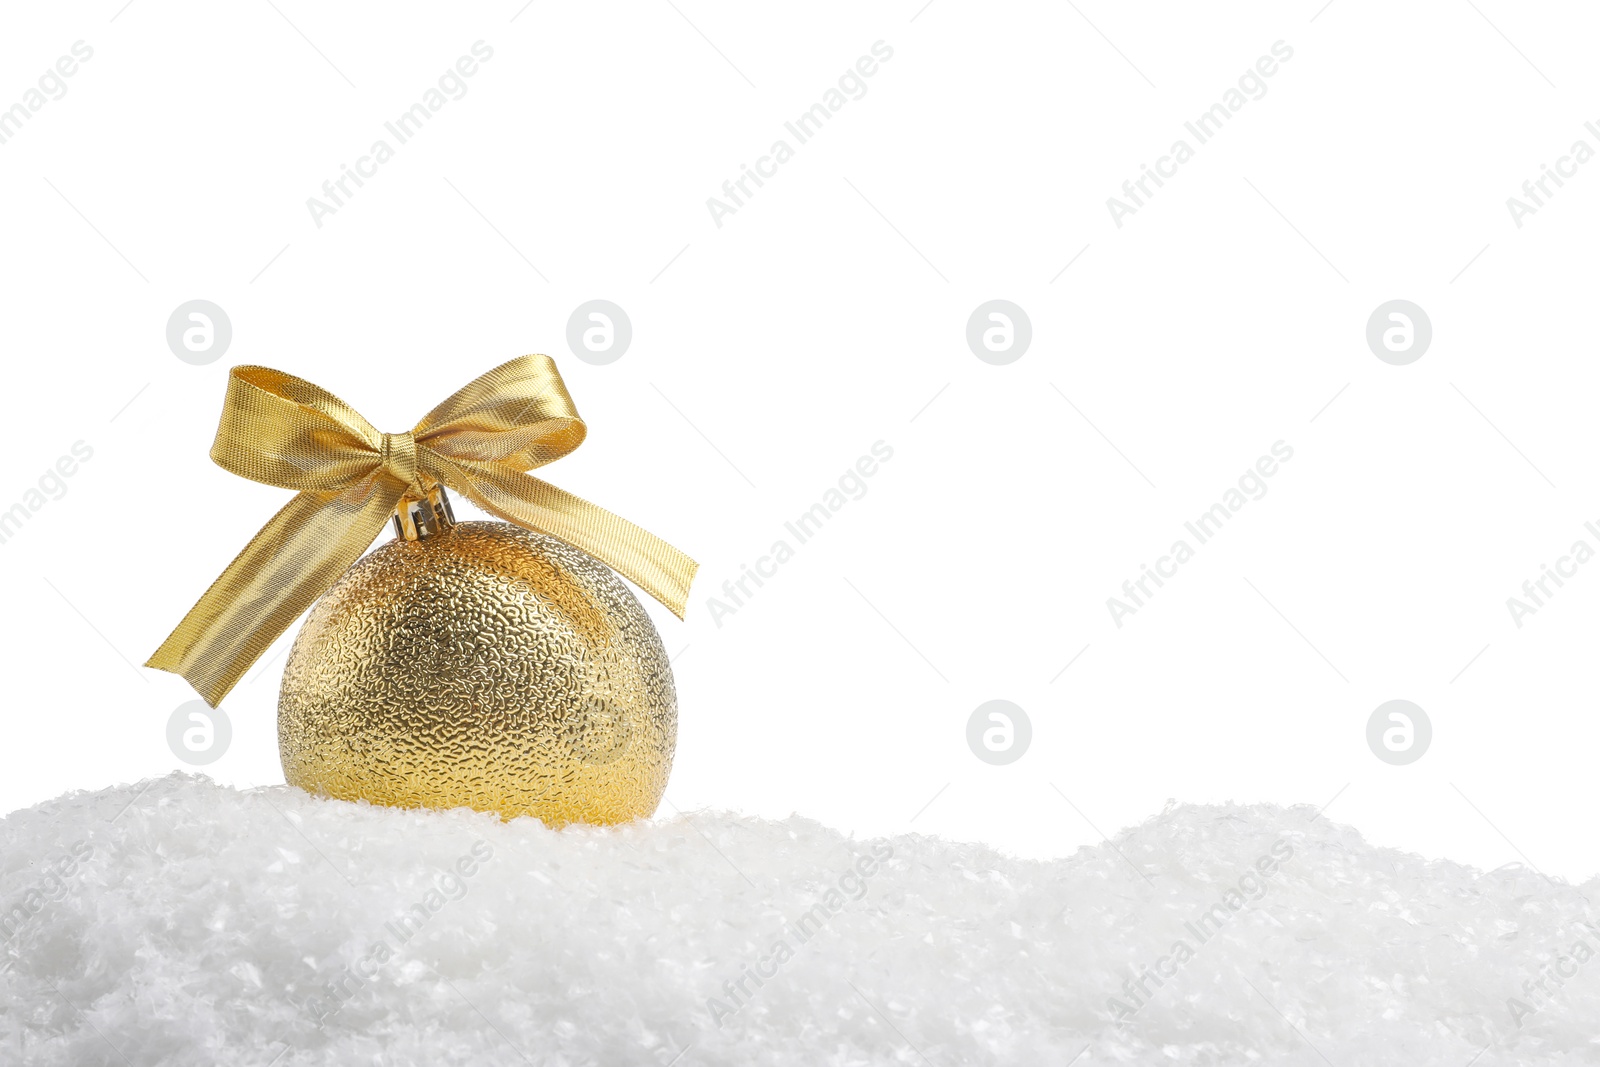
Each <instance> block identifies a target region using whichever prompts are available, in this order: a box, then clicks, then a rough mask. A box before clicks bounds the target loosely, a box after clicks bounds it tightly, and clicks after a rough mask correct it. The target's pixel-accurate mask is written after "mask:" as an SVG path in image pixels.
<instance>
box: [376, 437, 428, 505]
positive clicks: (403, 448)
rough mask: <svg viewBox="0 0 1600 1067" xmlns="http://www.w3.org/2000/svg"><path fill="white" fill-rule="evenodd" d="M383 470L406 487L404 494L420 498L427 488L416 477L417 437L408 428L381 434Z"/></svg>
mask: <svg viewBox="0 0 1600 1067" xmlns="http://www.w3.org/2000/svg"><path fill="white" fill-rule="evenodd" d="M383 472H384V473H385V474H387V475H389V477H391V478H393V479H395V480H396V481H398V482H399V483H400V484H401V485H403V486H405V487H406V495H407V496H410V497H412V498H413V499H421V498H422V497H425V496H427V495H428V489H427V487H426V486H424V485H423V484H422V482H421V480H420V479H418V477H417V438H416V435H415V434H413V433H412V432H411V431H410V430H405V431H402V432H401V433H386V434H384V435H383Z"/></svg>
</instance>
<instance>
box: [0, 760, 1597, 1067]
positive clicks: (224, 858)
mask: <svg viewBox="0 0 1600 1067" xmlns="http://www.w3.org/2000/svg"><path fill="white" fill-rule="evenodd" d="M1586 888H1587V890H1593V889H1595V888H1596V884H1595V883H1594V882H1591V883H1589V885H1588V886H1587V887H1586ZM1583 892H1584V887H1579V888H1574V887H1571V886H1567V885H1564V884H1560V883H1557V882H1552V881H1550V880H1547V879H1545V878H1543V877H1541V876H1539V875H1537V874H1535V873H1533V872H1531V871H1528V870H1526V869H1522V868H1506V869H1502V870H1499V871H1494V872H1491V873H1487V874H1485V873H1482V872H1479V871H1475V870H1472V869H1469V868H1466V867H1461V866H1458V865H1456V864H1453V863H1449V862H1438V861H1435V862H1430V861H1426V860H1423V859H1421V858H1419V857H1417V856H1413V855H1409V854H1406V853H1402V852H1397V851H1393V850H1390V849H1381V848H1375V847H1373V846H1371V845H1368V844H1366V843H1365V842H1364V841H1362V839H1361V837H1360V836H1359V835H1358V834H1357V833H1356V832H1355V831H1354V830H1351V829H1349V828H1346V827H1342V826H1339V825H1337V824H1334V823H1332V822H1330V821H1329V820H1327V819H1326V818H1320V819H1319V818H1315V813H1314V812H1313V811H1311V810H1310V809H1306V808H1291V809H1285V808H1278V807H1273V806H1269V805H1255V806H1207V807H1199V806H1172V807H1170V808H1169V809H1168V810H1167V811H1165V812H1163V813H1162V814H1160V815H1158V816H1156V817H1155V818H1153V819H1151V820H1149V821H1148V822H1146V823H1145V824H1144V825H1142V826H1139V827H1136V828H1133V829H1130V830H1126V831H1123V832H1122V833H1121V834H1119V835H1118V836H1117V837H1116V839H1115V840H1114V841H1112V842H1108V843H1106V844H1104V845H1102V846H1099V847H1096V848H1086V849H1082V850H1079V851H1078V852H1077V853H1075V854H1074V855H1072V856H1069V857H1067V858H1065V859H1060V860H1055V861H1050V862H1038V861H1028V860H1018V859H1012V858H1008V857H1005V856H1002V855H999V854H997V853H995V852H994V851H992V850H990V849H988V848H985V847H984V846H982V845H975V844H960V843H954V842H949V841H943V840H939V839H937V838H930V837H922V836H915V835H911V836H902V837H895V838H890V839H876V840H852V839H850V838H848V837H845V836H844V835H842V834H840V833H838V832H836V831H833V830H830V829H828V828H827V827H824V826H821V825H818V824H817V823H814V822H810V821H808V820H805V819H801V818H791V819H788V820H784V821H781V822H772V821H766V820H761V819H752V818H743V817H738V816H733V815H726V814H716V813H709V812H705V813H697V814H694V815H692V816H674V817H670V818H662V819H658V820H655V821H650V822H641V823H637V824H634V825H631V826H626V827H622V828H619V829H609V830H605V829H594V828H583V827H580V828H571V829H567V830H565V831H560V832H557V831H552V830H550V829H548V828H546V827H545V826H543V825H542V824H540V823H538V822H536V821H533V820H530V819H519V820H516V821H514V822H511V823H502V822H501V821H499V819H497V818H495V817H492V816H484V815H479V814H476V813H473V812H469V811H450V812H422V811H397V810H393V809H389V808H381V807H371V806H367V805H353V804H347V803H342V802H338V801H328V800H318V799H314V798H312V797H310V796H307V795H306V794H304V793H302V792H299V791H298V790H295V789H291V788H288V787H282V786H280V787H273V788H265V789H259V790H254V791H249V792H238V791H236V790H233V789H229V788H223V787H221V786H218V785H216V784H214V783H212V782H211V781H209V780H207V779H205V778H201V777H192V776H186V775H173V776H171V777H169V778H164V779H159V780H155V781H149V782H145V783H143V784H141V785H138V786H126V787H119V788H114V789H106V790H102V791H100V792H96V793H73V794H69V795H67V796H64V797H61V798H59V799H57V800H53V801H50V802H48V803H46V804H41V805H39V806H38V807H35V808H30V809H28V810H25V811H19V812H16V813H14V814H12V815H10V816H7V817H6V818H5V819H4V820H0V909H3V914H0V938H4V943H5V952H4V955H3V964H4V966H3V970H0V1064H6V1065H10V1064H26V1065H29V1067H34V1065H38V1067H47V1065H63V1067H94V1065H101V1064H106V1065H111V1064H117V1065H123V1064H127V1065H133V1067H145V1065H154V1064H163V1065H165V1064H177V1065H183V1064H225V1065H229V1067H252V1065H260V1067H266V1065H268V1064H271V1065H273V1067H296V1065H306V1064H328V1065H334V1064H337V1065H341V1067H344V1065H368V1064H383V1065H406V1064H417V1065H428V1067H443V1065H453V1064H497V1065H507V1064H519V1063H529V1064H540V1065H545V1064H552V1065H553V1064H562V1065H573V1067H578V1065H595V1067H622V1065H635V1064H639V1065H658V1067H666V1065H668V1064H674V1065H678V1067H704V1065H712V1064H723V1065H740V1067H748V1065H755V1064H796V1065H798V1064H804V1065H807V1067H813V1065H822V1064H834V1065H844V1064H923V1065H934V1067H955V1065H958V1064H1017V1065H1026V1067H1033V1065H1046V1064H1050V1065H1064V1064H1068V1063H1073V1064H1075V1065H1077V1067H1089V1065H1094V1064H1108V1063H1116V1064H1230V1065H1232V1064H1263V1065H1278V1064H1291V1065H1292V1064H1324V1063H1326V1064H1333V1065H1336V1067H1360V1065H1375V1064H1383V1065H1389V1064H1393V1065H1405V1067H1426V1065H1435V1064H1437V1065H1448V1067H1465V1065H1466V1064H1468V1063H1469V1062H1474V1063H1476V1064H1477V1065H1479V1067H1491V1065H1498V1064H1517V1065H1555V1064H1570V1065H1575V1064H1594V1063H1600V1045H1597V1043H1596V1041H1597V1038H1596V1033H1597V1024H1600V959H1591V958H1590V956H1591V955H1592V954H1593V952H1594V951H1595V950H1600V933H1596V932H1595V931H1594V930H1591V929H1590V928H1589V927H1587V926H1585V925H1584V922H1585V920H1586V919H1588V918H1590V917H1591V915H1592V914H1593V913H1592V912H1591V911H1590V910H1589V907H1588V904H1587V902H1586V901H1585V900H1584V898H1583ZM1213 906H1214V907H1213ZM1208 909H1210V912H1209V913H1210V915H1211V918H1210V919H1203V916H1205V915H1206V914H1207V913H1208ZM1179 944H1183V945H1185V946H1187V947H1188V949H1189V953H1185V952H1184V951H1182V950H1179V949H1178V948H1177V946H1178V945H1179ZM780 946H782V947H780ZM1151 968H1155V970H1150V969H1151ZM763 974H765V975H766V977H762V975H763ZM758 979H759V984H758ZM1141 979H1142V981H1141ZM1158 980H1159V983H1160V984H1158ZM1525 982H1527V983H1529V985H1528V986H1527V987H1526V988H1525V986H1524V983H1525ZM1125 983H1126V985H1125ZM741 984H742V987H743V988H742V989H741ZM1541 985H1542V989H1541ZM1113 998H1115V1000H1116V1001H1118V1002H1120V1003H1121V1005H1122V1007H1121V1008H1120V1009H1119V1008H1118V1007H1117V1005H1115V1004H1112V1003H1111V1001H1112V999H1113ZM1513 998H1514V1003H1513ZM1518 1004H1520V1005H1522V1007H1521V1008H1519V1007H1517V1005H1518ZM1524 1009H1525V1010H1524ZM1118 1011H1121V1012H1123V1013H1124V1014H1126V1013H1132V1014H1131V1018H1127V1019H1125V1020H1124V1021H1123V1022H1122V1023H1121V1024H1120V1025H1119V1023H1118V1021H1117V1018H1116V1014H1117V1012H1118ZM1519 1021H1520V1026H1519V1025H1518V1023H1519ZM719 1024H720V1025H719ZM1475 1056H1476V1057H1478V1058H1477V1059H1476V1060H1474V1059H1473V1058H1474V1057H1475ZM1074 1057H1077V1058H1076V1059H1074Z"/></svg>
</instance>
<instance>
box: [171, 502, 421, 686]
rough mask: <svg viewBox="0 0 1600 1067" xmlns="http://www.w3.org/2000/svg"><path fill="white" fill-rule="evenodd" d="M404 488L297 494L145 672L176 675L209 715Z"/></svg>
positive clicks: (362, 545)
mask: <svg viewBox="0 0 1600 1067" xmlns="http://www.w3.org/2000/svg"><path fill="white" fill-rule="evenodd" d="M403 492H404V488H403V487H402V486H400V485H399V484H397V483H393V482H392V481H391V480H389V479H369V480H364V481H362V482H361V483H359V484H358V485H356V486H352V487H351V488H349V489H346V490H344V491H343V492H337V493H335V492H309V491H308V492H302V493H300V494H299V495H297V496H296V497H295V498H294V499H293V500H291V501H289V503H288V504H287V505H286V506H285V507H284V508H283V510H282V511H280V512H278V513H277V514H276V515H274V516H273V517H272V519H271V520H270V521H269V522H268V523H267V524H266V525H265V526H263V527H262V528H261V531H260V532H259V533H257V534H256V535H255V537H254V538H252V539H251V541H250V543H249V544H248V545H246V546H245V548H244V551H243V552H240V553H239V555H238V556H237V557H235V558H234V561H233V562H232V563H230V564H228V566H227V569H226V570H224V571H223V572H222V574H221V576H220V577H218V578H217V580H216V581H215V582H213V583H212V585H211V588H210V589H207V590H206V592H205V595H204V596H202V597H201V598H200V599H199V601H198V602H196V604H195V606H194V607H193V608H191V609H189V613H188V614H187V615H185V616H184V617H183V621H182V622H180V623H178V627H177V629H175V630H173V631H172V634H171V636H169V637H168V638H167V639H166V641H164V642H162V645H161V647H160V648H158V649H156V652H155V655H153V656H151V657H150V660H149V662H147V663H146V664H145V666H147V667H154V668H156V669H157V670H163V671H171V672H172V673H174V674H178V675H182V676H183V678H184V679H185V680H186V681H188V683H189V684H190V685H192V686H194V688H195V691H196V692H198V693H199V694H200V695H201V696H202V697H204V698H205V701H206V703H207V704H209V705H211V706H212V707H213V708H214V707H216V706H217V705H219V704H221V703H222V698H223V697H225V696H227V695H228V693H229V691H230V690H232V689H233V687H234V686H235V685H237V684H238V682H239V679H240V678H242V677H244V675H245V672H246V671H248V670H249V669H250V667H251V665H252V664H253V663H255V661H256V660H258V659H260V658H261V655H262V653H264V652H266V650H267V649H268V648H270V647H271V646H272V643H273V642H274V641H276V640H277V639H278V638H279V637H280V636H281V635H282V634H283V632H284V631H285V630H287V629H288V628H289V627H290V625H291V624H293V622H294V620H295V619H297V618H299V617H300V615H301V613H302V612H304V611H305V610H306V609H307V608H309V607H310V606H311V605H312V603H313V602H315V601H316V599H317V598H318V597H319V596H321V595H322V594H323V593H324V592H325V591H327V589H328V587H329V586H331V585H333V583H334V582H335V581H336V580H338V578H339V576H340V575H341V574H343V573H344V572H345V570H347V569H348V568H349V566H350V565H351V564H352V563H354V562H355V561H356V560H357V559H359V558H360V557H361V554H362V553H363V552H365V551H366V550H367V548H368V547H369V546H370V545H371V544H372V542H373V539H374V538H375V537H376V536H377V535H378V533H379V532H380V531H381V530H382V529H383V524H384V523H385V522H386V521H388V517H389V514H390V513H391V512H392V511H393V510H394V507H395V505H396V503H398V502H399V500H400V497H401V495H402V493H403Z"/></svg>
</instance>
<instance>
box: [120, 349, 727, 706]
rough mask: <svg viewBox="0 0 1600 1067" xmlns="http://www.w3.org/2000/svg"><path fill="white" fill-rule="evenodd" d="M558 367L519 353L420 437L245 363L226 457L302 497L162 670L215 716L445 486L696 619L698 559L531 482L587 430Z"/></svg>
mask: <svg viewBox="0 0 1600 1067" xmlns="http://www.w3.org/2000/svg"><path fill="white" fill-rule="evenodd" d="M587 432H588V431H587V429H586V427H585V426H584V423H583V420H582V419H581V418H579V416H578V411H577V407H576V406H575V405H574V404H573V402H572V397H571V396H570V395H569V394H568V393H567V388H566V385H565V384H564V383H563V382H562V381H561V375H560V373H559V372H558V371H557V370H556V365H555V362H554V361H553V360H551V359H550V357H548V356H542V355H531V356H519V357H517V358H516V359H513V360H511V361H509V362H507V363H504V364H501V365H500V366H499V367H496V368H495V369H494V370H491V371H489V372H488V373H487V374H484V375H481V376H480V377H478V378H476V379H474V380H473V381H471V382H469V383H468V384H467V385H465V386H463V387H462V388H461V389H459V390H457V391H456V392H455V393H454V394H453V395H452V396H451V397H450V398H449V399H447V400H446V401H444V403H442V404H440V405H439V406H437V407H435V408H434V409H433V410H432V411H430V412H429V413H428V414H427V415H425V416H423V418H422V420H421V421H420V422H418V423H417V425H416V426H415V427H413V428H412V429H411V430H408V431H404V432H402V433H380V432H379V431H378V430H377V429H375V428H374V427H373V426H372V424H371V423H369V422H368V421H367V420H366V419H364V418H362V417H361V415H360V414H359V413H358V412H356V410H355V409H354V408H352V407H350V406H349V405H348V404H346V403H345V402H344V401H342V400H340V399H339V398H338V397H336V396H334V395H333V394H332V393H329V392H327V391H326V390H324V389H321V388H319V387H318V386H315V385H313V384H311V383H310V382H307V381H305V380H303V379H300V378H296V377H294V376H293V375H291V374H285V373H283V372H282V371H277V370H273V369H271V368H270V367H235V368H234V369H233V371H232V373H231V374H230V375H229V377H228V394H227V397H226V399H225V400H224V402H223V412H222V421H221V423H220V425H219V426H218V427H217V437H216V441H215V442H214V443H213V444H212V447H211V458H212V459H214V460H215V461H216V462H217V464H218V465H220V466H221V467H223V468H224V469H225V470H228V471H232V472H233V473H234V474H237V475H240V476H241V477H245V478H250V479H252V480H254V481H258V482H265V483H266V484H268V485H276V486H280V487H282V488H285V489H296V490H299V495H297V496H296V497H295V498H294V499H293V500H291V501H290V502H289V504H288V505H287V506H286V507H285V508H284V509H283V510H282V511H280V512H279V513H278V514H277V515H276V516H274V517H273V518H272V520H271V521H270V522H268V523H267V525H266V526H264V527H262V529H261V531H260V532H259V533H257V534H256V536H255V537H254V538H253V539H252V540H251V542H250V543H249V544H248V545H246V546H245V549H244V551H243V552H241V553H239V555H238V557H237V558H236V559H235V560H234V561H233V562H232V563H230V564H229V565H228V567H227V569H226V570H224V571H223V572H222V575H221V576H220V577H219V578H218V579H217V580H216V582H214V583H213V584H212V586H211V588H210V589H208V590H206V593H205V595H204V596H202V597H201V598H200V600H199V602H198V603H196V604H195V606H194V607H193V608H191V609H190V611H189V613H188V614H187V615H185V616H184V618H183V621H182V622H180V623H179V624H178V628H177V629H176V630H174V631H173V632H172V634H171V636H169V637H168V638H167V639H166V641H165V642H163V643H162V645H161V647H160V648H159V649H157V650H156V653H155V655H153V656H151V657H150V660H149V662H148V663H147V664H146V666H148V667H155V668H157V669H159V670H166V671H173V672H175V673H177V674H181V675H183V677H184V678H185V679H187V680H188V681H189V683H190V684H191V685H193V686H194V687H195V689H196V690H197V691H198V692H199V693H200V695H201V696H203V697H204V698H205V699H206V702H207V703H209V704H210V705H211V706H212V707H216V706H217V705H218V704H219V703H221V701H222V698H223V697H224V696H226V695H227V694H228V692H229V691H230V690H232V688H233V687H234V686H235V685H236V684H237V683H238V681H239V679H240V678H241V677H243V676H244V673H245V672H246V671H247V670H249V668H250V665H251V664H252V663H254V662H255V661H256V660H257V659H258V658H259V657H260V656H261V655H262V653H264V652H265V651H266V650H267V649H268V648H269V647H270V646H271V645H272V643H273V642H274V641H276V640H277V638H278V637H279V636H280V635H281V634H282V633H283V632H284V631H285V630H287V629H288V628H289V626H290V624H292V623H293V622H294V620H295V619H296V618H298V617H299V616H300V614H301V613H302V612H304V611H305V610H306V609H307V608H308V607H310V606H311V604H312V602H313V601H315V600H316V599H317V598H318V597H319V596H321V595H322V594H323V592H325V591H326V590H327V589H328V587H329V586H331V585H332V584H333V583H334V582H335V581H336V580H337V579H338V577H339V575H340V574H342V573H344V571H345V570H346V569H347V568H348V567H349V566H350V565H351V564H352V563H354V562H355V561H356V559H358V558H359V557H360V556H361V554H362V553H363V552H364V551H366V549H367V548H368V547H369V546H370V545H371V544H372V540H373V538H374V537H376V536H377V534H378V533H379V531H380V530H381V529H382V528H383V526H384V524H385V522H387V520H388V518H389V515H390V513H391V512H393V511H394V509H395V506H396V505H397V504H398V503H399V502H400V501H401V500H403V499H406V498H413V499H415V498H421V497H424V496H426V495H427V493H428V490H429V488H431V486H432V485H433V484H434V483H435V482H442V483H444V484H445V485H447V486H449V487H450V488H451V489H454V490H455V491H457V492H459V493H461V494H462V495H463V496H466V497H467V498H468V499H470V500H472V501H474V502H475V503H477V504H478V505H479V506H480V507H482V508H483V509H484V510H486V511H488V512H490V513H492V514H495V515H498V516H500V517H501V518H503V519H506V520H508V521H510V522H514V523H517V524H518V525H520V526H525V527H527V528H529V529H532V530H538V531H541V532H543V533H547V534H549V535H551V536H553V537H558V538H560V539H561V540H563V541H567V542H568V543H570V544H573V545H575V546H577V547H578V548H581V549H583V550H584V551H586V552H588V553H589V554H590V555H591V556H594V557H595V558H596V559H598V560H600V561H601V562H603V563H605V564H607V565H609V566H610V567H611V568H612V569H613V570H615V571H617V572H618V573H619V574H622V575H623V576H624V577H626V578H629V579H631V580H632V581H633V582H634V583H635V584H637V585H638V586H639V587H640V588H642V589H644V590H645V591H646V592H648V593H649V594H650V595H651V596H653V597H655V598H656V599H657V600H659V601H661V603H662V604H664V605H665V606H666V607H667V608H668V609H669V610H670V611H672V613H673V614H675V615H677V616H678V617H679V618H680V619H681V618H683V613H684V609H685V608H686V607H687V604H688V596H689V584H690V582H691V581H693V579H694V573H695V571H696V570H697V569H698V566H699V565H698V564H696V563H695V562H694V560H692V559H690V558H689V557H688V556H686V555H684V554H683V553H682V552H679V551H678V550H677V549H675V548H673V547H672V546H671V545H669V544H667V543H666V542H665V541H662V540H661V539H660V538H658V537H656V536H655V535H654V534H651V533H649V532H648V531H646V530H643V529H641V528H639V527H638V526H635V525H634V524H633V523H631V522H628V521H627V520H626V519H623V518H621V517H620V516H617V515H613V514H612V513H611V512H609V511H606V510H605V509H604V508H601V507H598V506H596V505H594V504H591V503H589V502H588V501H586V500H582V499H580V498H578V497H576V496H573V495H572V494H571V493H568V492H566V491H565V490H562V489H558V488H556V487H555V486H553V485H550V484H549V483H547V482H543V481H540V480H539V479H537V478H533V477H530V476H529V475H528V474H527V473H526V472H527V471H529V470H532V469H534V468H535V467H541V466H543V465H545V464H546V463H550V462H552V461H554V460H557V459H560V458H561V457H562V456H564V455H566V454H567V453H569V452H571V451H572V450H573V449H575V448H577V447H578V446H579V445H580V444H582V443H583V440H584V437H585V435H586V434H587Z"/></svg>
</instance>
